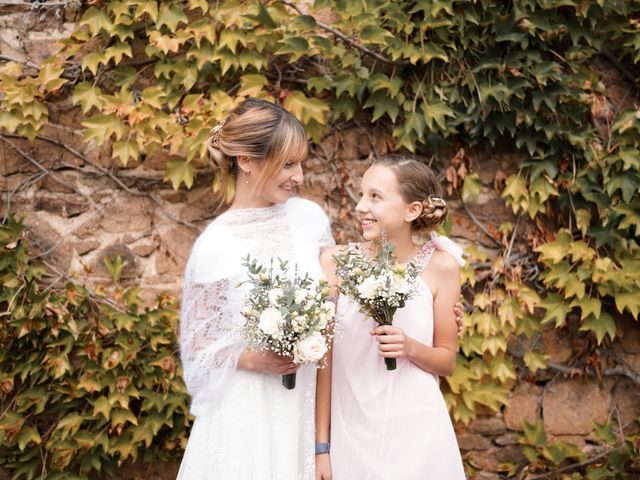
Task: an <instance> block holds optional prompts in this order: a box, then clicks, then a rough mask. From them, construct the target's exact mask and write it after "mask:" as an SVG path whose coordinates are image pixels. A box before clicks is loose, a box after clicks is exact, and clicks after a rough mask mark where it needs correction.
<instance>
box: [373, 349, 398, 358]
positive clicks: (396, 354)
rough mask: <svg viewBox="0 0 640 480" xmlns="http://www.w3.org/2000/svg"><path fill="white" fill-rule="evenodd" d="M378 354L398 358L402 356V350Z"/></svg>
mask: <svg viewBox="0 0 640 480" xmlns="http://www.w3.org/2000/svg"><path fill="white" fill-rule="evenodd" d="M379 353H380V356H382V357H384V358H400V357H403V356H404V352H403V351H402V350H400V351H398V352H379Z"/></svg>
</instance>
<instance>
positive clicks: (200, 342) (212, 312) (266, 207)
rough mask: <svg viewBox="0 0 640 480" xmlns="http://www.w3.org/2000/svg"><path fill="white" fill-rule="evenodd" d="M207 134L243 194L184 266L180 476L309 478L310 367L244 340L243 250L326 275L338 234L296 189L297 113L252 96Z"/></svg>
mask: <svg viewBox="0 0 640 480" xmlns="http://www.w3.org/2000/svg"><path fill="white" fill-rule="evenodd" d="M212 132H213V135H212V137H211V138H210V139H209V144H208V147H209V153H210V157H211V159H212V161H213V163H214V165H215V167H216V168H217V170H218V173H219V178H220V179H221V182H222V185H221V187H222V188H221V191H222V192H226V191H227V188H228V187H229V186H231V187H233V186H234V185H233V182H235V192H236V193H235V197H234V200H233V202H232V204H231V206H230V208H229V210H228V211H226V212H225V213H223V214H222V215H220V216H218V217H217V218H216V219H215V220H214V221H213V222H212V223H211V224H210V225H209V226H208V227H207V228H206V230H205V231H204V232H203V233H202V234H201V235H200V237H199V238H198V239H197V241H196V243H195V245H194V247H193V250H192V252H191V256H190V258H189V261H188V263H187V267H186V271H185V278H184V290H183V300H182V311H181V322H180V352H181V359H182V365H183V369H184V380H185V383H186V385H187V389H188V391H189V394H190V395H191V397H192V404H191V412H192V414H193V415H194V416H195V422H194V424H193V427H192V430H191V436H190V438H189V442H188V445H187V448H186V451H185V454H184V457H183V460H182V464H181V465H180V471H179V473H178V479H181V480H205V479H207V480H209V479H221V480H222V479H223V480H256V479H273V480H301V479H302V480H306V479H312V478H313V477H314V468H315V466H314V458H315V457H314V435H315V419H314V409H315V379H316V372H315V368H314V367H313V366H303V367H299V366H298V365H295V364H293V363H292V362H291V360H290V359H288V358H283V357H280V356H278V355H276V354H275V353H263V352H253V351H250V350H248V349H247V348H246V345H245V342H243V340H242V338H241V337H240V335H239V328H238V325H239V324H241V322H242V315H241V313H240V312H241V311H242V307H243V299H244V296H245V294H246V290H245V289H243V288H242V287H240V288H238V287H236V285H237V284H238V283H239V282H241V281H243V280H245V273H246V268H245V267H244V266H243V265H242V258H243V257H245V256H246V255H247V254H251V257H252V258H254V259H256V260H257V261H258V262H260V263H262V264H267V263H268V261H269V260H270V259H271V258H272V257H280V258H282V259H285V260H288V261H290V262H291V263H293V264H296V265H297V267H298V270H299V272H300V273H304V272H308V273H309V274H310V275H311V276H312V277H314V278H320V276H321V275H322V271H321V267H320V263H319V257H320V253H321V251H322V250H323V249H325V248H327V247H330V246H332V245H333V244H334V242H333V238H332V236H331V230H330V225H329V220H328V218H327V216H326V215H325V213H324V212H323V211H322V209H321V208H320V207H319V206H317V205H316V204H314V203H312V202H310V201H307V200H303V199H299V198H290V196H291V194H292V190H293V189H294V187H295V186H297V185H300V184H301V183H302V181H303V174H302V168H301V161H302V160H304V159H305V158H306V157H307V139H306V136H305V133H304V130H303V127H302V125H301V124H300V123H299V122H298V121H297V120H296V119H295V118H294V117H293V116H292V115H291V114H290V113H288V112H287V111H285V110H284V109H282V108H280V107H278V106H276V105H273V104H271V103H269V102H266V101H262V100H256V99H247V100H245V101H244V102H243V103H242V104H240V105H239V106H237V107H236V108H235V109H234V110H232V111H231V113H230V114H229V116H228V117H227V119H226V120H225V121H223V122H222V123H221V124H219V125H217V126H216V127H215V128H214V129H213V130H212ZM296 371H297V386H296V388H295V389H293V390H287V389H285V388H284V387H283V386H282V384H281V375H283V374H287V373H293V372H296Z"/></svg>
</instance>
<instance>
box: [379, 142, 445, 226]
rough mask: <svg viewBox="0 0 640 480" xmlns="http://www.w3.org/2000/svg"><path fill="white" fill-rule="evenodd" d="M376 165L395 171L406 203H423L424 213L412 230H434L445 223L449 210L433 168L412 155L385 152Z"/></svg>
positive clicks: (413, 223) (412, 224)
mask: <svg viewBox="0 0 640 480" xmlns="http://www.w3.org/2000/svg"><path fill="white" fill-rule="evenodd" d="M374 165H383V166H385V167H387V168H389V169H391V170H392V171H393V173H394V174H395V176H396V179H397V180H398V189H399V190H400V194H401V195H402V198H403V199H404V201H405V202H407V203H413V202H420V203H421V204H422V212H420V215H419V216H418V218H416V219H415V220H414V221H413V222H412V223H411V228H412V229H413V230H433V229H434V228H436V227H437V226H438V225H440V224H442V223H443V222H444V221H445V219H446V218H447V212H448V211H449V209H448V207H447V203H446V202H445V201H444V199H443V198H442V189H441V188H440V184H439V183H438V179H437V178H436V175H435V174H434V173H433V171H432V170H431V169H430V168H429V167H428V166H427V165H425V164H424V163H422V162H420V161H418V160H416V158H415V157H413V156H410V155H399V154H390V155H385V156H384V157H382V158H381V159H380V160H378V161H377V162H375V163H374Z"/></svg>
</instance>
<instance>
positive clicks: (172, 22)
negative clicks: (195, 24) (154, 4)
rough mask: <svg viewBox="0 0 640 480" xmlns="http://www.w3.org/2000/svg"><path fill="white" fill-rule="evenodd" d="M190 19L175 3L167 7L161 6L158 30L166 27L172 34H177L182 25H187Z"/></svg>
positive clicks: (157, 22) (165, 5)
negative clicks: (177, 29) (179, 26)
mask: <svg viewBox="0 0 640 480" xmlns="http://www.w3.org/2000/svg"><path fill="white" fill-rule="evenodd" d="M187 22H188V19H187V16H186V15H185V14H184V12H183V11H182V10H181V9H180V7H179V6H178V5H176V4H174V3H172V4H170V5H167V4H166V3H164V4H162V5H161V6H160V11H159V13H158V18H157V20H156V28H157V29H158V30H160V28H161V27H162V26H163V25H165V26H166V27H167V28H168V29H169V30H170V31H171V32H175V31H176V28H178V25H179V24H180V23H187Z"/></svg>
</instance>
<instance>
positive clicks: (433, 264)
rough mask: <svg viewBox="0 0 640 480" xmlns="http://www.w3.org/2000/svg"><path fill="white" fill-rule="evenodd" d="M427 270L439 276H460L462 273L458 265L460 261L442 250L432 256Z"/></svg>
mask: <svg viewBox="0 0 640 480" xmlns="http://www.w3.org/2000/svg"><path fill="white" fill-rule="evenodd" d="M425 270H431V271H432V272H433V273H437V274H438V275H454V274H455V275H458V274H459V273H460V265H458V261H457V260H456V259H455V258H454V257H453V256H452V255H449V254H448V253H447V252H443V251H441V250H436V251H434V252H433V254H432V255H431V259H430V260H429V264H428V266H427V268H426V269H425Z"/></svg>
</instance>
